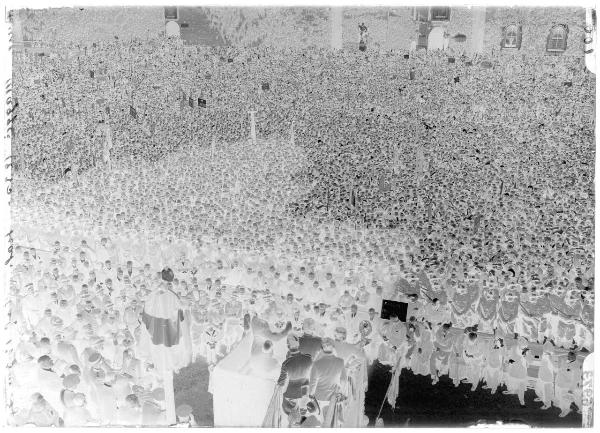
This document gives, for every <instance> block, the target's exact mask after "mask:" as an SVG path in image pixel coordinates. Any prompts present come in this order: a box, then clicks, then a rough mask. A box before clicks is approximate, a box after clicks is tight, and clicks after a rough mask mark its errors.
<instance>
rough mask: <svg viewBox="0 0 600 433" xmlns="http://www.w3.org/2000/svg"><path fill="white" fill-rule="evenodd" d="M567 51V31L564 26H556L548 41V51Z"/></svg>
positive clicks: (551, 31)
mask: <svg viewBox="0 0 600 433" xmlns="http://www.w3.org/2000/svg"><path fill="white" fill-rule="evenodd" d="M566 49H567V29H566V27H565V26H563V25H559V26H554V27H552V29H551V30H550V34H549V35H548V39H547V41H546V51H549V52H554V53H562V52H563V51H565V50H566Z"/></svg>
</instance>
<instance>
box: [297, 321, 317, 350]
mask: <svg viewBox="0 0 600 433" xmlns="http://www.w3.org/2000/svg"><path fill="white" fill-rule="evenodd" d="M314 327H315V321H314V320H313V319H311V318H308V319H305V320H304V323H303V324H302V331H303V332H304V334H303V335H302V336H301V337H300V348H299V350H300V353H304V354H306V355H310V356H311V358H312V359H313V360H315V359H317V355H318V354H319V352H320V351H321V344H322V340H321V338H320V337H317V336H315V335H313V332H314Z"/></svg>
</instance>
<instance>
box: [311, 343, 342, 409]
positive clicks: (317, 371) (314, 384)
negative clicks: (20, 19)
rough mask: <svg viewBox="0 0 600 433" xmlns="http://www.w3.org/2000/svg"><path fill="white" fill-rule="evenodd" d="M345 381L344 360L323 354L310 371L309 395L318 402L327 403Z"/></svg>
mask: <svg viewBox="0 0 600 433" xmlns="http://www.w3.org/2000/svg"><path fill="white" fill-rule="evenodd" d="M345 380H346V369H345V367H344V360H343V359H342V358H338V357H337V356H335V355H334V354H332V353H323V354H321V356H320V357H319V359H317V360H316V361H315V362H313V366H312V369H311V370H310V394H311V395H314V396H315V398H316V399H317V400H319V401H328V400H329V399H330V398H331V396H332V395H333V393H334V392H336V391H337V390H338V386H339V385H341V384H342V383H343V382H344V381H345Z"/></svg>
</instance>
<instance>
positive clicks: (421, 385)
mask: <svg viewBox="0 0 600 433" xmlns="http://www.w3.org/2000/svg"><path fill="white" fill-rule="evenodd" d="M390 376H391V375H390ZM390 376H388V377H387V378H383V377H381V376H379V377H372V376H371V377H369V383H370V384H371V383H373V385H374V386H372V387H371V389H370V390H369V391H368V392H367V395H366V404H365V411H366V414H367V415H368V416H369V421H370V424H372V423H374V421H375V417H376V416H377V412H378V411H379V407H380V405H381V402H382V401H383V399H384V397H385V393H386V391H387V383H389V382H388V381H389V380H390V378H391V377H390ZM505 389H506V387H502V388H500V389H499V390H498V391H497V392H496V393H495V394H492V393H491V392H490V391H489V390H485V389H483V388H482V387H481V385H480V386H479V387H478V388H477V390H476V391H475V392H471V385H470V384H461V385H460V386H458V387H455V386H454V385H453V384H452V381H451V380H450V379H449V378H448V376H442V377H441V378H440V381H439V383H438V384H436V385H432V384H431V379H430V378H429V377H428V376H427V377H426V376H420V375H415V374H413V373H412V371H410V370H402V374H401V375H400V392H399V395H398V399H397V400H396V409H395V410H392V408H391V407H390V406H389V405H388V404H387V403H386V404H385V405H384V408H383V410H382V412H381V417H382V418H383V421H384V423H385V425H386V426H387V427H392V426H395V427H399V426H403V425H405V424H408V425H410V426H412V427H428V426H432V427H438V426H439V427H442V426H445V427H464V426H469V425H473V424H476V423H477V422H478V421H480V420H486V422H488V423H492V424H493V423H495V422H496V421H502V422H519V423H526V424H528V425H530V426H532V427H581V415H579V414H578V413H576V412H575V411H573V412H571V413H570V414H569V415H567V416H566V417H564V418H559V416H558V414H559V413H560V410H559V409H558V408H556V407H552V408H550V409H548V410H541V409H540V407H541V406H542V403H536V402H534V401H533V400H534V398H535V393H534V391H533V390H527V392H526V393H525V407H522V406H521V405H520V403H519V399H518V398H517V396H516V395H504V394H502V391H504V390H505ZM407 421H408V423H407Z"/></svg>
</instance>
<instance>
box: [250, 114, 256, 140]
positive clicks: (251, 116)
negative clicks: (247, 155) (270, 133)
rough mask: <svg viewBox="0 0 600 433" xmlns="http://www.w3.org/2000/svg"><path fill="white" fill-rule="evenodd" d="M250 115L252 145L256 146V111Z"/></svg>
mask: <svg viewBox="0 0 600 433" xmlns="http://www.w3.org/2000/svg"><path fill="white" fill-rule="evenodd" d="M249 113H250V138H251V139H252V144H253V145H254V146H256V123H255V118H254V115H255V114H256V111H249Z"/></svg>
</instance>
